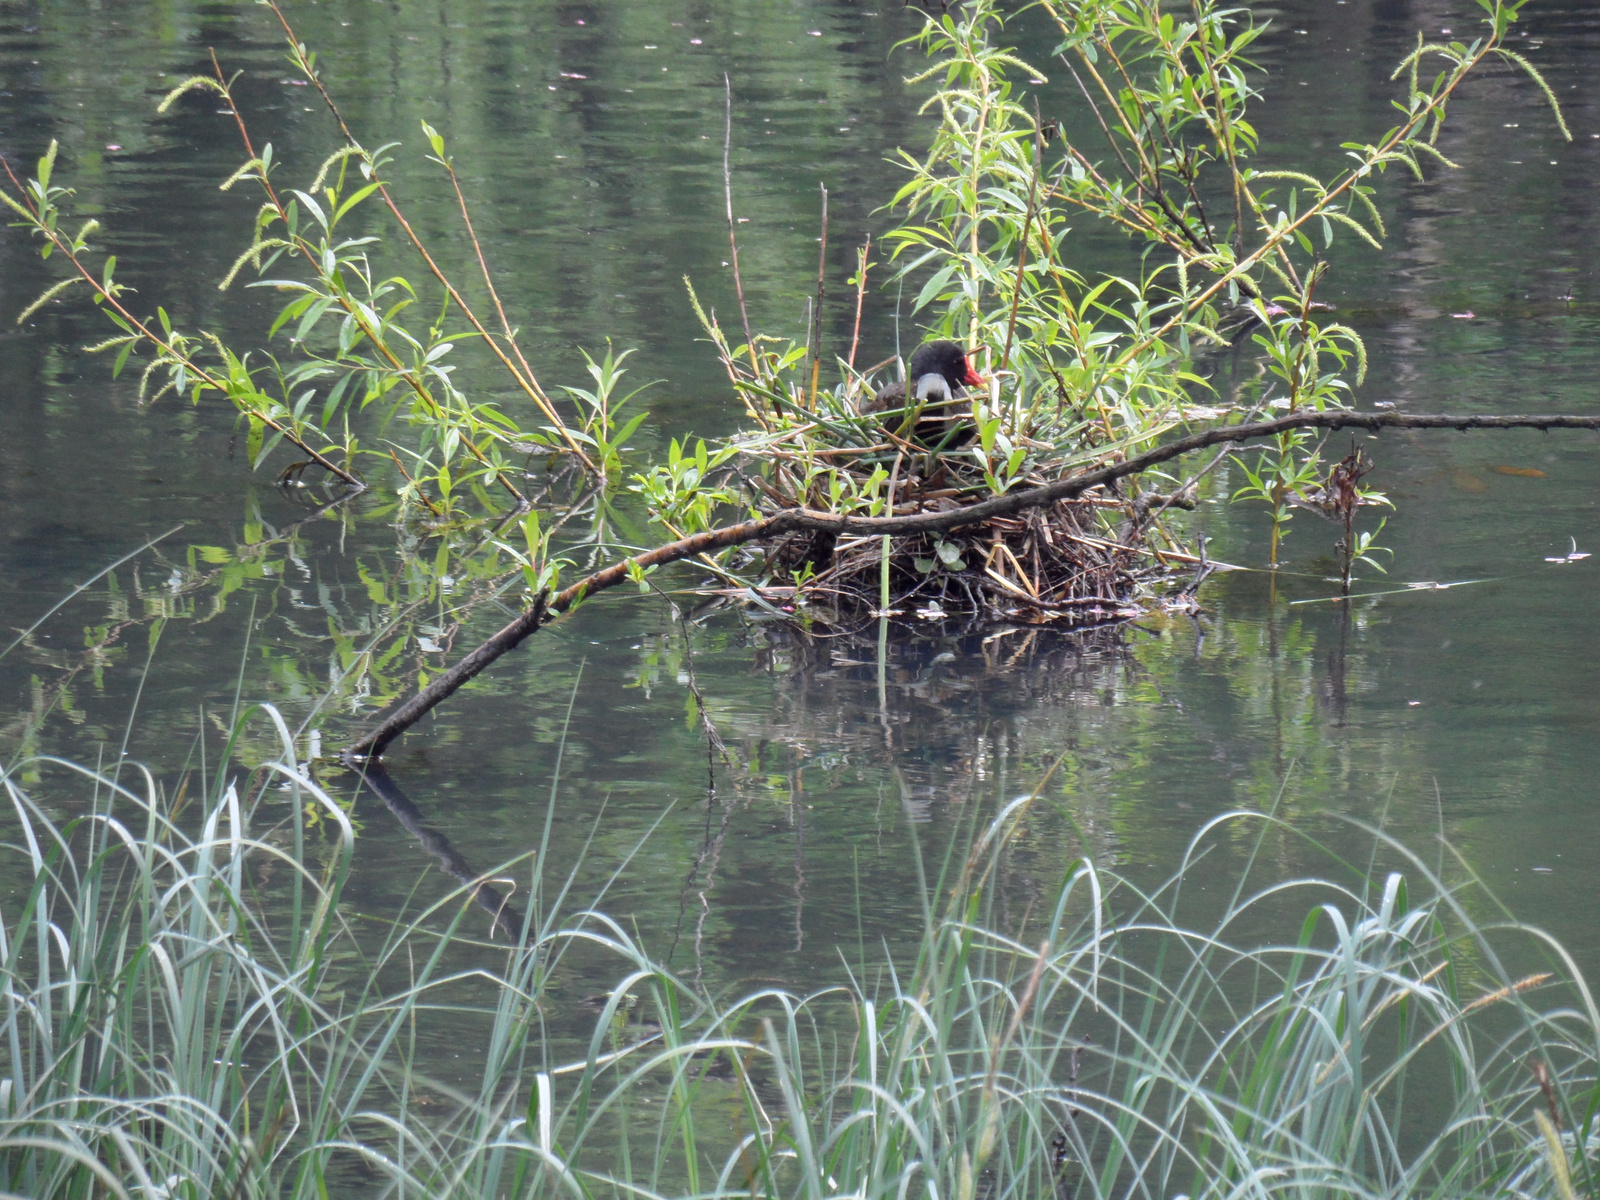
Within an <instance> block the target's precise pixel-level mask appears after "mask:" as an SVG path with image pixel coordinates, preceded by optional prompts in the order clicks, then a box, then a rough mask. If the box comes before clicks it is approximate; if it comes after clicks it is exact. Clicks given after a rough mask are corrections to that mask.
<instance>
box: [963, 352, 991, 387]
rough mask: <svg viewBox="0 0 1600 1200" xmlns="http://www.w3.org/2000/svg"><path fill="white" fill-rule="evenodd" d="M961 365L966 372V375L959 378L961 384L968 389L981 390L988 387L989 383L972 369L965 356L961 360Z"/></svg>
mask: <svg viewBox="0 0 1600 1200" xmlns="http://www.w3.org/2000/svg"><path fill="white" fill-rule="evenodd" d="M961 365H962V366H963V367H965V368H966V371H967V373H966V374H965V375H963V376H962V377H961V382H962V383H964V384H966V385H967V386H968V387H977V388H981V387H988V386H989V381H988V380H987V379H985V378H984V377H983V376H982V375H979V374H978V373H977V372H976V371H974V370H973V369H972V364H971V363H970V362H968V361H967V359H966V356H965V355H963V356H962V358H961Z"/></svg>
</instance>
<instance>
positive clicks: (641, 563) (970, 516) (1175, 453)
mask: <svg viewBox="0 0 1600 1200" xmlns="http://www.w3.org/2000/svg"><path fill="white" fill-rule="evenodd" d="M1286 429H1327V430H1338V429H1456V430H1462V431H1466V430H1471V429H1542V430H1550V429H1600V416H1596V417H1586V416H1576V415H1573V414H1570V413H1551V414H1535V413H1512V414H1508V415H1504V416H1451V415H1449V414H1447V413H1418V414H1410V413H1398V412H1379V413H1367V412H1338V411H1335V412H1309V413H1293V414H1291V415H1289V416H1286V417H1277V418H1275V419H1273V420H1270V421H1254V422H1251V423H1249V424H1245V425H1233V426H1224V427H1221V428H1217V429H1208V430H1205V431H1204V432H1201V433H1193V434H1190V435H1189V436H1188V437H1182V438H1178V439H1176V440H1175V441H1171V442H1168V443H1167V444H1166V445H1164V446H1157V447H1156V448H1155V449H1153V450H1147V451H1145V453H1143V454H1136V455H1134V456H1133V457H1132V458H1128V459H1125V460H1123V461H1122V462H1120V463H1112V464H1110V465H1109V466H1104V467H1100V468H1098V469H1096V470H1093V471H1084V472H1082V473H1081V474H1078V475H1071V476H1068V477H1067V478H1066V479H1058V480H1056V481H1055V482H1054V483H1047V484H1045V485H1043V486H1042V487H1036V488H1027V489H1025V490H1022V491H1016V492H1009V493H1007V494H1006V495H1004V496H995V497H992V498H991V499H988V500H984V501H982V502H980V503H978V504H969V505H967V506H966V507H965V508H958V509H955V510H953V511H950V512H931V513H912V514H909V515H907V516H903V517H846V516H841V515H839V514H838V513H829V512H818V511H816V510H814V509H808V508H786V509H784V510H783V511H782V512H779V513H774V514H773V515H772V516H770V517H763V518H761V519H759V520H754V521H741V522H739V523H738V524H737V525H724V526H722V527H721V528H719V529H708V530H706V531H705V532H704V533H697V534H694V535H692V536H690V537H686V538H680V539H679V540H677V541H675V542H668V543H667V544H666V545H664V546H657V547H656V548H655V549H654V550H647V551H645V552H644V553H642V554H636V555H634V556H633V557H632V558H625V559H623V560H622V561H621V562H616V563H612V564H611V565H610V566H609V567H605V568H603V569H601V570H599V571H595V572H593V573H592V574H590V575H587V576H585V577H584V578H583V579H580V580H579V581H578V582H577V583H574V584H572V585H571V586H570V587H567V588H564V589H563V590H562V591H560V592H557V593H556V594H555V595H554V596H549V595H548V594H546V595H541V596H539V597H538V598H537V599H536V600H535V601H534V602H533V604H532V606H531V607H530V608H529V609H528V610H527V611H526V612H524V613H523V614H522V615H521V616H519V617H517V619H516V620H514V621H512V622H511V623H510V624H509V625H507V626H506V627H505V628H504V629H502V630H500V631H499V632H498V633H496V634H495V635H494V636H492V637H491V638H489V640H488V641H486V642H484V643H483V644H482V645H481V646H479V647H478V648H477V649H476V650H474V651H472V653H471V654H469V655H467V657H466V658H464V659H462V660H461V661H460V662H459V663H457V664H456V665H455V666H453V667H451V668H450V669H449V670H447V671H446V672H444V674H442V675H439V676H437V677H436V678H435V679H434V680H433V682H432V683H430V684H428V686H427V687H425V688H423V689H422V691H420V692H418V693H417V694H416V695H415V696H413V697H412V698H411V699H410V700H408V701H406V703H405V704H403V705H401V706H400V707H399V708H398V709H396V710H395V712H394V713H393V714H392V715H390V716H389V717H387V718H386V719H385V720H384V721H383V722H382V723H381V724H380V725H378V727H377V728H375V729H373V730H372V731H371V732H370V733H367V734H365V735H363V736H362V737H361V738H360V739H358V740H357V741H356V742H355V743H354V744H352V745H351V746H350V748H349V749H348V750H347V751H346V752H345V757H346V758H350V759H359V758H362V757H370V758H377V757H379V756H381V755H382V754H383V752H384V750H385V749H386V748H387V747H388V745H389V744H390V743H391V742H393V741H394V739H395V738H397V737H399V736H400V735H401V734H402V733H404V732H405V731H406V730H407V729H409V728H410V727H411V726H412V725H415V724H416V723H417V721H419V720H420V719H421V718H422V717H423V715H424V714H425V713H427V712H429V711H430V710H431V709H433V708H434V707H435V706H436V705H438V704H439V703H440V702H441V701H443V700H446V699H448V698H449V697H450V696H451V695H452V694H454V693H455V691H456V690H457V689H458V688H460V687H461V685H462V684H464V683H466V682H467V681H468V680H470V679H472V678H473V677H474V676H476V675H477V674H478V673H479V672H480V671H482V670H483V669H484V668H485V667H487V666H488V665H489V664H490V663H492V662H494V661H495V659H497V658H499V657H500V656H501V655H502V654H505V653H507V652H508V651H510V650H513V649H515V648H516V647H517V646H518V645H519V644H521V642H522V641H523V640H524V639H525V638H527V637H528V636H529V635H530V634H532V633H534V632H536V631H537V630H538V629H539V627H540V626H541V625H543V624H545V623H546V622H547V621H549V620H550V619H551V614H556V615H559V614H562V613H565V612H568V611H570V610H571V608H572V607H573V606H574V605H576V604H578V603H579V602H580V601H582V600H586V599H588V598H589V597H590V596H593V595H595V594H596V593H598V592H603V591H606V590H607V589H608V588H614V587H616V586H617V585H618V584H621V583H625V582H627V581H628V579H630V578H632V576H633V573H634V572H636V571H641V570H645V569H648V568H650V567H658V566H666V565H667V564H669V563H675V562H679V561H681V560H683V559H686V558H693V557H694V556H695V555H697V554H705V553H708V552H710V551H712V550H721V549H724V548H725V547H728V546H739V545H743V544H745V543H747V542H754V541H760V540H762V539H764V538H771V537H777V536H779V535H781V534H785V533H792V532H794V531H796V530H801V529H805V530H813V531H816V530H825V531H830V532H832V533H835V534H837V535H840V536H845V535H852V534H855V535H860V534H865V535H869V536H871V535H878V536H882V535H885V534H887V535H889V536H891V537H902V536H904V535H906V534H912V533H931V532H944V531H946V530H950V529H957V528H960V527H961V526H964V525H976V524H979V523H981V522H983V521H987V520H990V519H991V518H994V517H1004V516H1009V515H1011V514H1012V513H1017V512H1024V511H1026V510H1028V509H1034V508H1044V507H1046V506H1048V505H1051V504H1054V503H1056V502H1057V501H1060V500H1070V499H1073V498H1074V497H1077V496H1079V495H1081V494H1083V493H1084V492H1087V491H1089V490H1091V489H1092V488H1097V487H1102V486H1104V485H1105V484H1108V483H1111V482H1113V481H1114V480H1117V479H1121V478H1123V477H1125V476H1128V475H1137V474H1138V473H1140V472H1141V471H1147V470H1149V469H1150V468H1151V467H1154V466H1159V465H1160V464H1162V463H1164V462H1169V461H1171V460H1172V459H1174V458H1178V457H1180V456H1181V455H1184V454H1190V453H1193V452H1194V451H1196V450H1204V449H1206V448H1207V447H1209V446H1217V445H1221V444H1223V443H1230V442H1246V441H1252V440H1254V439H1256V438H1266V437H1274V436H1276V435H1277V434H1280V433H1282V432H1283V431H1284V430H1286Z"/></svg>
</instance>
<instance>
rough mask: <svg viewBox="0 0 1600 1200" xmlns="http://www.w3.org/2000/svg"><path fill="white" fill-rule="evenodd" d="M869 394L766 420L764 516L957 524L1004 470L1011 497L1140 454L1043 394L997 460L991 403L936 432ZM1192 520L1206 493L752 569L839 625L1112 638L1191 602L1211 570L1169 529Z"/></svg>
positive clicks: (977, 527) (797, 603)
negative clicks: (1003, 629) (1160, 603)
mask: <svg viewBox="0 0 1600 1200" xmlns="http://www.w3.org/2000/svg"><path fill="white" fill-rule="evenodd" d="M863 387H864V385H860V384H858V386H857V387H856V388H853V389H851V388H846V389H840V390H839V392H838V393H834V394H823V395H820V396H817V397H816V398H815V399H814V400H813V402H812V403H811V404H810V405H807V406H805V407H804V408H801V407H800V406H799V405H798V404H794V403H792V402H793V401H794V400H796V399H797V397H795V396H794V395H793V394H792V393H791V394H790V395H788V396H786V397H785V400H786V401H789V402H791V403H789V404H787V405H784V406H775V407H778V412H777V413H775V414H773V413H769V414H767V415H766V419H765V420H764V422H763V423H764V424H765V425H766V429H765V430H764V431H763V432H762V433H761V434H759V435H752V436H750V437H749V438H748V439H747V443H748V444H747V447H746V448H745V452H744V455H743V458H744V462H743V463H742V464H741V468H742V469H741V470H740V471H739V472H738V474H739V476H740V477H741V478H742V479H743V481H744V484H745V485H746V487H747V489H748V493H749V494H750V495H751V498H752V499H753V500H754V501H755V503H756V506H757V507H759V508H761V509H762V510H764V511H765V512H767V513H772V512H775V511H777V510H779V509H781V508H784V507H793V506H797V505H801V504H803V505H804V506H805V507H808V508H813V509H821V510H829V511H853V512H856V513H859V514H861V515H867V514H869V513H872V514H874V515H887V514H888V513H889V512H891V511H892V512H893V514H894V515H895V516H905V515H910V514H914V513H930V512H934V513H946V512H952V511H956V510H959V509H960V508H962V507H965V506H968V505H972V504H977V503H979V502H981V501H983V500H986V499H988V498H990V497H991V496H993V495H994V494H995V479H994V477H995V470H996V467H997V466H998V465H1000V464H1001V463H1002V462H1003V461H1007V460H1009V463H1010V464H1013V469H1012V470H1011V471H1010V472H1009V473H1008V475H1007V477H1006V479H1005V486H1006V487H1007V490H1012V489H1018V488H1027V487H1036V486H1040V485H1043V484H1045V483H1049V482H1052V481H1054V480H1057V479H1061V478H1065V477H1067V476H1068V475H1070V474H1074V473H1077V472H1079V471H1084V470H1089V469H1093V468H1094V467H1097V466H1100V465H1103V464H1105V463H1108V462H1115V461H1118V460H1119V459H1120V458H1121V457H1122V456H1123V455H1124V454H1126V453H1128V452H1129V450H1130V447H1131V445H1132V443H1131V441H1129V440H1126V439H1123V438H1119V437H1118V436H1117V434H1118V430H1117V429H1116V428H1115V426H1114V425H1112V424H1111V423H1109V422H1103V421H1100V420H1097V419H1096V416H1095V415H1092V414H1090V415H1086V414H1083V413H1081V412H1075V411H1073V410H1071V409H1070V408H1069V407H1068V406H1067V405H1066V404H1065V403H1064V402H1063V400H1062V399H1061V398H1060V397H1056V396H1046V397H1042V398H1041V397H1039V396H1037V395H1036V396H1034V397H1033V398H1032V403H1031V405H1029V404H1025V403H1022V402H1020V401H1019V402H1017V411H1014V412H1013V413H1011V414H1009V416H1010V417H1011V418H1012V419H1011V420H1010V421H1009V422H1007V424H1009V425H1010V427H1011V428H1013V429H1018V428H1020V429H1026V430H1028V433H1027V434H1013V436H1012V439H1011V440H1010V441H1007V442H1003V444H1001V445H1000V446H999V447H998V451H999V452H998V453H997V447H996V440H997V439H996V437H995V436H994V435H993V434H992V433H991V435H990V436H989V437H988V438H987V439H985V438H981V437H980V436H979V432H978V428H977V422H978V421H979V420H981V419H983V418H984V417H985V415H986V413H985V408H984V405H983V404H982V402H981V400H982V398H980V403H977V404H975V403H973V401H972V399H971V398H964V399H963V401H962V403H961V406H960V407H961V409H962V410H963V411H961V412H959V413H955V412H946V413H941V414H935V415H934V416H933V417H932V418H931V419H930V416H929V414H928V413H926V412H925V411H923V410H922V409H920V408H918V407H916V406H911V407H906V408H898V409H890V410H887V411H862V410H863V409H864V408H867V407H868V406H867V405H862V404H858V403H857V402H855V400H854V399H853V395H852V393H854V394H855V395H861V394H864V395H867V396H871V395H872V392H870V391H863ZM1041 409H1046V410H1047V411H1045V412H1044V413H1043V414H1042V416H1043V419H1042V420H1041V419H1039V418H1040V416H1041V413H1040V410H1041ZM1028 417H1032V418H1033V419H1032V420H1031V421H1030V420H1027V419H1026V418H1028ZM989 419H991V420H992V419H993V418H989ZM1177 423H1178V420H1177V417H1176V416H1174V418H1173V419H1172V420H1170V421H1167V422H1164V423H1159V424H1157V425H1156V426H1155V427H1154V428H1153V429H1152V428H1149V427H1147V428H1146V429H1144V430H1141V431H1140V441H1141V442H1142V444H1144V445H1148V444H1149V443H1150V442H1151V441H1152V440H1154V437H1155V436H1157V435H1158V434H1159V433H1161V432H1162V431H1164V430H1165V429H1167V428H1170V427H1171V426H1172V425H1175V424H1177ZM1040 433H1044V434H1047V435H1049V436H1048V438H1044V437H1039V436H1037V435H1038V434H1040ZM1193 507H1194V499H1193V494H1192V491H1191V492H1189V493H1188V494H1176V495H1164V494H1160V493H1156V492H1149V491H1146V492H1139V491H1135V490H1131V489H1130V490H1115V489H1111V490H1100V491H1096V492H1092V493H1089V494H1087V495H1085V496H1083V497H1080V498H1077V499H1073V500H1064V501H1059V502H1057V503H1055V504H1053V505H1051V506H1050V507H1047V508H1039V509H1032V510H1028V511H1025V512H1022V513H1017V514H1013V515H1010V516H1004V517H992V518H989V519H986V520H982V521H979V522H975V523H974V524H972V525H970V526H963V527H960V528H957V529H955V530H952V531H949V532H945V533H916V534H911V535H908V536H904V537H895V538H893V539H885V538H884V537H882V536H877V535H873V536H866V537H848V538H836V537H835V536H834V535H833V534H831V533H811V532H803V533H795V534H789V535H785V536H784V537H781V538H777V539H774V540H772V541H770V542H768V543H767V544H766V545H764V546H763V547H762V549H761V551H760V552H759V554H752V556H751V557H750V558H749V559H747V560H746V563H745V564H743V565H745V566H748V567H752V568H755V569H756V573H757V574H759V575H760V577H761V578H762V579H763V581H764V583H763V586H761V587H760V588H758V589H756V593H757V594H758V595H759V596H760V597H761V598H762V599H763V600H764V601H766V602H767V603H772V604H776V605H780V606H782V607H783V608H784V609H793V608H804V609H805V611H807V612H808V613H810V614H812V615H814V616H821V617H823V618H824V619H827V617H828V615H829V614H831V615H832V617H833V620H834V621H836V622H840V623H853V622H854V621H857V620H859V619H861V618H862V617H864V616H865V617H877V616H882V615H887V616H890V617H897V618H901V619H904V620H912V619H921V620H928V621H944V620H947V619H954V620H972V619H979V620H984V621H990V622H994V621H1006V622H1014V623H1017V622H1020V623H1026V624H1043V623H1063V624H1068V625H1073V626H1083V625H1098V624H1104V623H1110V622H1119V621H1124V620H1127V619H1128V618H1130V617H1134V616H1137V615H1139V614H1140V613H1141V612H1143V611H1144V610H1145V608H1146V607H1148V605H1149V604H1150V603H1151V602H1152V600H1154V599H1157V598H1159V597H1161V596H1163V595H1167V596H1172V595H1174V594H1176V596H1177V597H1179V598H1181V599H1182V600H1185V601H1186V600H1187V598H1188V597H1189V596H1190V595H1192V592H1193V590H1194V587H1196V586H1198V582H1199V580H1200V579H1201V578H1203V576H1204V573H1205V566H1204V563H1203V562H1202V560H1201V559H1200V558H1199V557H1198V556H1196V555H1194V554H1191V553H1189V552H1188V551H1187V550H1186V549H1185V548H1184V547H1182V546H1181V545H1180V544H1179V542H1178V541H1177V540H1176V539H1175V538H1174V537H1173V536H1172V534H1171V533H1170V532H1169V530H1168V529H1167V527H1166V523H1165V520H1164V518H1165V516H1166V515H1167V514H1168V513H1170V512H1171V510H1173V509H1192V508H1193ZM886 541H887V545H886V544H885V543H886Z"/></svg>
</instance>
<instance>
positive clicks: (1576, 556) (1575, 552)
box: [1544, 537, 1589, 565]
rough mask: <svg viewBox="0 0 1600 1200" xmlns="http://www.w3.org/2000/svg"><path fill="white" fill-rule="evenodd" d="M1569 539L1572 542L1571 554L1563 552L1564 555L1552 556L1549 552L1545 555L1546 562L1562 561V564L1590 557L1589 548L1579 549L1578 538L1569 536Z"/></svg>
mask: <svg viewBox="0 0 1600 1200" xmlns="http://www.w3.org/2000/svg"><path fill="white" fill-rule="evenodd" d="M1567 540H1568V541H1570V542H1571V543H1572V552H1571V553H1570V554H1563V555H1560V556H1558V557H1554V558H1552V557H1551V556H1550V555H1548V554H1547V555H1545V559H1544V560H1545V562H1547V563H1560V564H1562V565H1565V564H1567V563H1575V562H1582V561H1583V560H1584V559H1586V558H1588V557H1589V551H1587V550H1579V549H1578V539H1577V538H1575V537H1569V538H1568V539H1567Z"/></svg>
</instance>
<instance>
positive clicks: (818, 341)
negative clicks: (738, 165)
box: [811, 183, 828, 412]
mask: <svg viewBox="0 0 1600 1200" xmlns="http://www.w3.org/2000/svg"><path fill="white" fill-rule="evenodd" d="M818 186H820V187H821V188H822V238H821V241H822V249H821V250H820V251H818V253H817V302H816V305H815V306H814V307H813V308H812V310H811V331H812V332H811V411H812V412H816V411H817V379H818V377H819V376H820V374H821V372H822V300H823V297H824V296H826V295H827V291H828V185H827V184H825V183H824V184H820V185H818Z"/></svg>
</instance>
